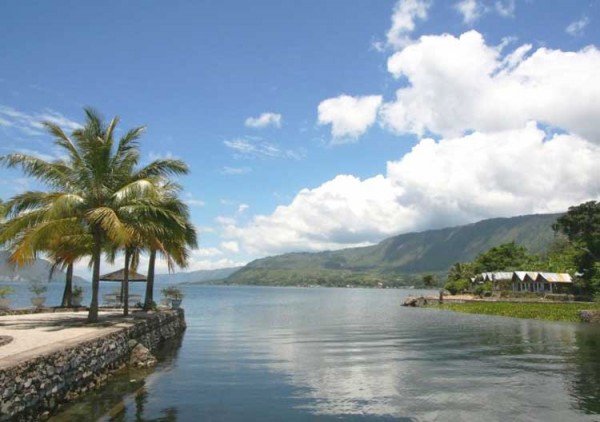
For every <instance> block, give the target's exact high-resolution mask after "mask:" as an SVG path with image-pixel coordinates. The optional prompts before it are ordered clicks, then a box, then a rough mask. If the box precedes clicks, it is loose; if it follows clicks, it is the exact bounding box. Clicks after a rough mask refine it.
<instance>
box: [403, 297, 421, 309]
mask: <svg viewBox="0 0 600 422" xmlns="http://www.w3.org/2000/svg"><path fill="white" fill-rule="evenodd" d="M424 305H427V299H426V298H425V297H423V296H419V297H415V296H409V297H407V298H406V300H404V303H403V304H402V306H413V307H419V306H424Z"/></svg>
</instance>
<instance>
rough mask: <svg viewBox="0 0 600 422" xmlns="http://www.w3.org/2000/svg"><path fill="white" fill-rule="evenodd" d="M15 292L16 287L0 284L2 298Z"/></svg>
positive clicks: (0, 296)
mask: <svg viewBox="0 0 600 422" xmlns="http://www.w3.org/2000/svg"><path fill="white" fill-rule="evenodd" d="M14 292H15V289H13V288H12V287H10V286H0V298H2V299H4V298H5V297H6V296H8V295H9V294H12V293H14Z"/></svg>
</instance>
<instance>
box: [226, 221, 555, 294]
mask: <svg viewBox="0 0 600 422" xmlns="http://www.w3.org/2000/svg"><path fill="white" fill-rule="evenodd" d="M558 217H559V214H543V215H527V216H520V217H512V218H494V219H489V220H484V221H480V222H478V223H474V224H468V225H464V226H458V227H450V228H445V229H437V230H428V231H424V232H421V233H407V234H402V235H399V236H394V237H391V238H388V239H385V240H383V241H382V242H380V243H378V244H377V245H373V246H367V247H362V248H350V249H342V250H338V251H327V252H318V253H288V254H284V255H279V256H274V257H268V258H263V259H258V260H256V261H253V262H251V263H249V264H248V265H246V266H245V267H243V268H242V269H240V270H239V271H236V272H235V273H234V274H232V275H231V276H230V277H228V278H227V279H225V280H224V284H247V285H280V286H281V285H283V286H298V285H319V286H346V285H351V286H357V287H358V286H360V287H377V286H378V285H379V283H382V284H383V285H385V286H387V287H395V286H410V285H415V286H423V281H424V276H426V275H432V276H434V280H443V278H444V277H443V276H444V274H445V273H446V271H448V268H449V267H450V266H451V265H452V264H453V263H455V262H464V261H469V260H472V259H474V258H475V257H476V256H477V255H478V254H481V253H483V252H485V251H487V250H488V249H489V248H491V247H494V246H497V245H501V244H503V243H509V242H515V243H517V244H519V245H522V246H524V247H527V250H529V251H531V252H533V253H542V252H544V251H545V250H547V248H548V247H549V246H550V245H551V244H552V241H553V239H554V232H553V230H552V224H554V223H555V222H556V219H557V218H558Z"/></svg>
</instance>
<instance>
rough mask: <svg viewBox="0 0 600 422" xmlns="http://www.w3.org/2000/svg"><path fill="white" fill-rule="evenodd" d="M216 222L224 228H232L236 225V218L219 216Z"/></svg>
mask: <svg viewBox="0 0 600 422" xmlns="http://www.w3.org/2000/svg"><path fill="white" fill-rule="evenodd" d="M215 221H216V222H217V223H218V224H220V225H222V226H231V225H234V224H235V223H236V220H235V218H232V217H226V216H224V215H219V216H217V217H216V218H215Z"/></svg>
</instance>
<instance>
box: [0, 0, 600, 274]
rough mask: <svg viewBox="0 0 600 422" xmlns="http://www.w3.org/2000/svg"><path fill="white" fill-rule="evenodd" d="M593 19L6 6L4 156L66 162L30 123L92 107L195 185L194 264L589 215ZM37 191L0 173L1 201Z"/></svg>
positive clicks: (76, 117)
mask: <svg viewBox="0 0 600 422" xmlns="http://www.w3.org/2000/svg"><path fill="white" fill-rule="evenodd" d="M599 24H600V1H598V0H569V1H566V0H565V1H559V0H456V1H442V0H399V1H386V0H380V1H369V0H327V1H322V0H306V1H302V2H298V1H292V0H261V1H230V0H219V1H211V0H205V1H169V2H166V1H150V0H147V1H133V0H132V1H127V2H123V1H117V0H114V1H113V0H111V1H106V0H105V1H103V2H80V1H76V0H73V1H66V0H55V1H52V2H48V1H42V0H37V1H28V2H10V1H4V2H0V39H1V40H2V42H1V43H0V155H3V154H7V153H11V152H27V153H29V154H35V155H37V156H40V157H44V158H46V159H53V158H57V157H60V155H61V152H60V151H59V150H57V149H56V148H55V147H54V146H53V143H52V139H51V137H49V136H48V135H47V134H45V133H44V131H43V129H42V128H41V125H40V122H41V121H44V120H47V121H52V122H55V123H58V124H59V125H61V126H62V127H63V128H64V129H65V130H67V131H71V130H73V129H74V128H76V127H77V126H78V124H79V123H80V122H81V121H82V120H83V108H84V107H87V106H90V107H93V108H95V109H96V110H98V111H99V112H100V113H101V114H102V115H103V116H104V117H105V118H106V119H110V118H112V117H113V116H119V117H120V118H121V123H120V130H121V131H120V133H121V134H123V133H125V131H126V130H128V129H130V128H132V127H136V126H142V125H144V126H146V127H147V131H146V133H145V135H144V137H143V138H142V140H141V149H142V157H143V162H144V163H148V162H150V161H151V160H153V159H156V158H161V157H162V158H164V157H172V158H179V159H183V160H185V161H186V162H187V163H188V165H189V166H190V169H191V172H190V174H189V175H188V176H185V177H181V178H180V179H179V182H180V183H181V184H182V185H183V187H184V191H183V192H182V198H183V199H184V200H185V201H186V202H187V204H188V205H189V207H190V210H191V214H192V221H193V223H194V224H195V226H196V228H197V230H198V232H199V238H200V245H199V248H198V249H197V250H195V251H193V253H192V256H191V262H190V267H189V268H188V270H198V269H215V268H223V267H230V266H236V265H242V264H245V263H247V262H250V261H252V260H253V259H257V258H261V257H265V256H270V255H276V254H281V253H286V252H296V251H321V250H332V249H341V248H347V247H355V246H364V245H370V244H374V243H377V242H379V241H381V240H382V239H384V238H386V237H389V236H393V235H397V234H401V233H407V232H413V231H422V230H427V229H433V228H441V227H446V226H452V225H458V224H466V223H472V222H475V221H479V220H482V219H486V218H492V217H509V216H515V215H523V214H531V213H548V212H560V211H565V210H566V209H567V208H568V207H569V206H572V205H576V204H579V203H581V202H583V201H586V200H597V199H600V166H599V165H598V162H600V125H599V124H598V122H599V121H600V79H599V78H598V74H600V51H599V49H598V42H599V40H600V30H599ZM37 189H44V186H43V185H39V184H38V183H37V182H36V181H34V180H31V179H29V178H26V177H24V175H23V174H22V173H21V172H20V171H18V170H12V169H6V168H0V198H3V199H8V198H10V197H11V196H13V195H15V194H18V193H20V192H23V191H24V190H37ZM118 266H119V265H118V264H116V265H115V266H112V267H111V266H110V265H105V266H104V267H103V268H104V269H107V270H108V269H112V268H116V267H118ZM158 266H159V268H158V270H159V272H160V271H161V270H163V271H164V269H165V267H166V266H165V263H164V262H161V263H159V265H158ZM76 271H77V273H79V274H80V275H86V274H89V273H88V270H87V267H86V263H81V264H80V265H78V267H77V269H76Z"/></svg>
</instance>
